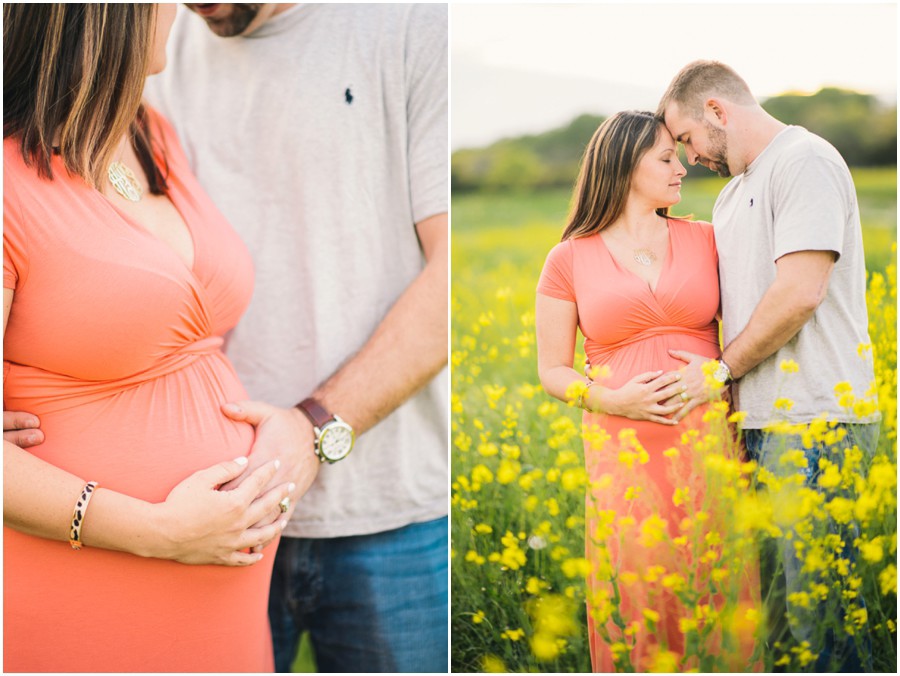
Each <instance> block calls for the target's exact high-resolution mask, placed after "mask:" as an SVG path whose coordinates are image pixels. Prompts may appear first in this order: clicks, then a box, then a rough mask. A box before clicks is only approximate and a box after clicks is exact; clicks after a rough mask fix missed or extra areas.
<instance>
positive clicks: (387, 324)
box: [313, 214, 448, 434]
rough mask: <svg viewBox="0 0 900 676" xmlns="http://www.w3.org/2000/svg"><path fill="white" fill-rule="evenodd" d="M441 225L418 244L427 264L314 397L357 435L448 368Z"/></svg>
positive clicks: (445, 253) (445, 248)
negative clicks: (422, 250) (362, 343)
mask: <svg viewBox="0 0 900 676" xmlns="http://www.w3.org/2000/svg"><path fill="white" fill-rule="evenodd" d="M434 218H441V217H434ZM442 219H443V227H442V229H440V231H439V233H438V234H437V236H433V237H431V238H430V241H429V242H428V243H426V241H425V240H426V238H425V237H423V238H422V239H423V247H425V250H426V257H427V261H428V262H427V263H426V265H425V267H424V268H423V270H422V272H421V273H419V276H418V277H416V279H415V280H413V282H412V283H411V284H410V285H409V287H407V289H406V291H404V292H403V294H402V295H401V296H400V298H399V299H398V300H397V302H396V303H395V304H394V305H393V307H391V309H390V310H389V311H388V313H387V315H385V317H384V319H383V320H382V322H381V324H379V326H378V328H377V329H376V330H375V333H373V334H372V336H371V337H370V338H369V340H368V341H367V342H366V344H365V345H364V346H363V347H362V349H360V351H359V352H357V353H356V354H355V355H354V356H353V357H351V358H350V359H349V360H348V361H347V362H346V363H344V365H343V366H341V368H340V369H339V370H338V371H337V372H336V373H335V374H334V375H333V376H332V377H331V378H329V379H328V380H327V381H326V382H324V383H323V384H322V385H320V386H319V388H317V390H316V392H315V393H313V396H315V397H316V398H317V399H318V400H319V401H321V402H322V404H323V405H324V406H325V408H326V409H328V410H329V411H332V412H334V413H337V414H338V415H339V416H341V418H343V419H344V420H346V421H347V422H348V423H349V424H350V425H351V426H352V427H353V429H354V430H355V432H356V433H357V434H361V433H363V432H365V431H366V430H368V429H370V428H371V427H373V426H374V425H375V424H377V423H378V422H379V421H380V420H382V419H383V418H385V417H386V416H387V415H389V414H390V413H391V412H392V411H394V410H395V409H396V408H398V407H399V406H400V405H401V404H403V402H405V401H406V400H407V399H409V398H410V397H411V396H413V395H414V394H415V393H416V392H418V391H419V390H420V389H421V388H422V387H424V386H425V385H426V384H427V383H428V382H429V381H430V380H431V379H432V378H434V376H435V375H437V374H438V373H439V372H440V370H441V369H442V368H443V367H444V366H445V365H446V363H447V336H448V281H447V275H448V245H447V234H446V233H447V228H446V219H447V216H446V214H444V215H442ZM439 228H440V226H439ZM440 233H443V234H440ZM432 234H433V233H432Z"/></svg>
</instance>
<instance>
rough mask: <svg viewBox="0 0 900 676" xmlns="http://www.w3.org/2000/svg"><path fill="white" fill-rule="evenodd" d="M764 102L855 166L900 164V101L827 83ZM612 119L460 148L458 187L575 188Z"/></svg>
mask: <svg viewBox="0 0 900 676" xmlns="http://www.w3.org/2000/svg"><path fill="white" fill-rule="evenodd" d="M762 106H763V108H765V109H766V110H767V111H768V112H769V113H771V114H772V115H774V116H775V117H776V118H778V119H779V120H781V121H782V122H786V123H788V124H796V125H800V126H802V127H806V128H807V129H809V130H810V131H811V132H813V133H815V134H818V135H819V136H822V137H823V138H825V139H827V140H828V141H829V142H830V143H831V144H832V145H834V147H835V148H837V150H838V151H839V152H840V153H841V155H843V157H844V159H845V160H846V161H847V164H849V165H850V166H852V167H883V166H894V165H895V164H896V161H897V106H896V104H895V105H893V106H886V105H884V104H883V103H881V102H880V101H879V100H878V99H877V97H875V96H873V95H871V94H861V93H859V92H854V91H850V90H846V89H838V88H835V87H827V88H824V89H821V90H819V91H818V92H816V93H815V94H812V95H807V94H794V93H787V94H782V95H780V96H775V97H772V98H770V99H767V100H766V101H764V102H763V103H762ZM604 119H605V118H604V117H602V116H598V115H580V116H579V117H577V118H575V119H574V120H572V122H570V123H569V124H568V125H566V126H564V127H560V128H558V129H552V130H550V131H547V132H544V133H542V134H535V135H528V136H520V137H517V138H509V139H503V140H501V141H497V142H496V143H493V144H491V145H489V146H487V147H484V148H466V149H461V150H457V151H456V152H454V153H453V156H452V158H451V187H452V189H453V190H454V191H459V192H467V191H475V190H485V191H493V192H500V191H510V190H541V189H547V188H560V187H570V186H572V185H573V183H574V181H575V176H576V174H577V172H578V165H579V163H580V161H581V155H582V153H583V152H584V148H585V146H586V145H587V142H588V141H589V140H590V138H591V136H592V135H593V133H594V131H595V130H596V129H597V127H598V126H599V125H600V123H601V122H603V120H604ZM706 173H707V172H706V170H705V169H703V168H702V167H689V168H688V174H689V175H691V174H694V175H701V176H702V175H706Z"/></svg>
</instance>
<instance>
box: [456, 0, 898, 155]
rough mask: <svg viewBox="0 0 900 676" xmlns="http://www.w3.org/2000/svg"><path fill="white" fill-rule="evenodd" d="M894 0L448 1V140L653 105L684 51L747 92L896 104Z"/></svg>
mask: <svg viewBox="0 0 900 676" xmlns="http://www.w3.org/2000/svg"><path fill="white" fill-rule="evenodd" d="M897 29H898V14H897V4H896V2H890V3H887V2H882V3H856V2H853V3H851V2H843V3H822V2H815V3H812V2H803V3H791V4H780V3H778V4H775V3H765V4H764V3H756V2H750V3H748V2H742V3H739V2H723V1H722V0H718V1H717V2H714V3H690V4H688V3H677V2H656V3H649V2H629V3H610V2H595V3H580V4H552V3H548V4H536V3H534V4H532V3H525V4H517V3H502V4H490V5H482V4H470V3H459V2H456V1H454V2H453V3H451V5H450V57H451V144H452V146H453V148H454V149H456V148H460V147H466V146H477V145H484V144H486V143H490V142H491V141H494V140H496V139H498V138H501V137H504V136H515V135H519V134H522V133H539V132H541V131H546V130H547V129H550V128H553V127H555V126H559V125H561V124H565V123H566V122H568V121H570V120H571V119H572V118H574V117H575V116H576V115H578V114H580V113H585V112H589V113H594V114H602V115H608V114H610V113H613V112H615V111H617V110H622V109H626V108H637V109H645V110H654V109H655V108H656V102H657V101H658V100H659V97H660V96H661V95H662V93H663V91H664V90H665V88H666V86H667V85H668V84H669V81H670V80H671V79H672V77H673V76H674V75H675V73H676V72H677V71H678V70H679V69H680V68H681V66H683V65H685V64H687V63H688V62H690V61H693V60H694V59H701V58H703V59H716V60H718V61H723V62H724V63H727V64H728V65H730V66H731V67H733V68H734V69H735V70H736V71H737V72H738V73H739V74H740V75H741V76H742V77H743V78H744V79H745V80H746V81H747V83H748V84H749V85H750V88H751V90H753V92H754V94H756V96H757V98H760V99H762V98H766V97H768V96H772V95H775V94H779V93H783V92H785V91H788V90H799V91H805V92H810V93H812V92H815V91H816V90H818V89H820V88H821V87H823V86H838V87H845V88H849V89H854V90H857V91H863V92H867V93H873V94H876V95H878V96H879V97H881V98H883V99H886V100H891V101H896V98H897V32H898V30H897Z"/></svg>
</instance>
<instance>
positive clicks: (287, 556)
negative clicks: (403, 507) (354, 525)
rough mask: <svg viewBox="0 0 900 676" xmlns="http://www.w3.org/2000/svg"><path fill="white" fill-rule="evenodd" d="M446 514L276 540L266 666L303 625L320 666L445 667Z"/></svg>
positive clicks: (290, 657)
mask: <svg viewBox="0 0 900 676" xmlns="http://www.w3.org/2000/svg"><path fill="white" fill-rule="evenodd" d="M447 555H448V551H447V518H446V517H444V518H441V519H437V520H435V521H429V522H426V523H416V524H412V525H409V526H405V527H403V528H399V529H397V530H393V531H388V532H384V533H375V534H373V535H362V536H355V537H343V538H322V539H318V538H315V539H307V538H282V540H281V544H280V545H279V547H278V553H277V555H276V557H275V567H274V571H273V574H272V590H271V593H270V595H269V621H270V622H271V625H272V640H273V643H274V646H275V670H276V671H279V672H286V671H290V669H291V664H292V663H293V661H294V659H295V657H296V652H297V647H298V643H299V638H300V635H301V634H302V633H303V632H304V631H309V634H310V638H311V640H312V644H313V648H314V650H315V654H316V664H317V668H318V670H319V671H320V672H347V673H361V672H397V673H405V672H444V673H446V672H447V670H448V668H449V667H448V662H447V640H448V635H447V615H448V608H447V605H448V598H447V596H448V594H447Z"/></svg>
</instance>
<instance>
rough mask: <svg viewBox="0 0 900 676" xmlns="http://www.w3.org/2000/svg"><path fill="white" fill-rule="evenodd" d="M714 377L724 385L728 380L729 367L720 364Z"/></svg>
mask: <svg viewBox="0 0 900 676" xmlns="http://www.w3.org/2000/svg"><path fill="white" fill-rule="evenodd" d="M713 378H715V379H716V380H718V381H719V382H720V383H722V384H723V385H724V384H725V383H726V382H727V381H728V368H727V367H726V366H725V365H724V364H719V366H718V367H717V368H716V371H715V373H713Z"/></svg>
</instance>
